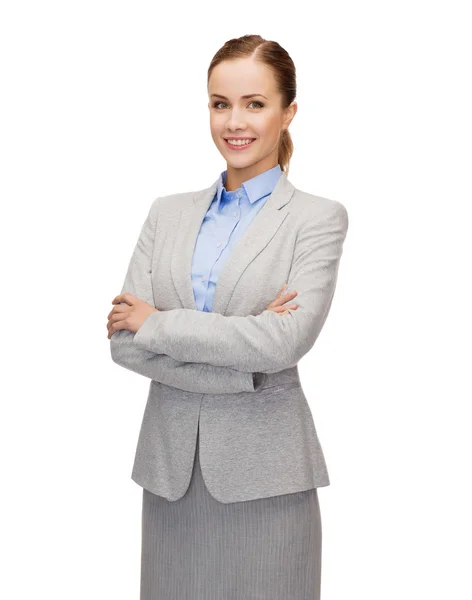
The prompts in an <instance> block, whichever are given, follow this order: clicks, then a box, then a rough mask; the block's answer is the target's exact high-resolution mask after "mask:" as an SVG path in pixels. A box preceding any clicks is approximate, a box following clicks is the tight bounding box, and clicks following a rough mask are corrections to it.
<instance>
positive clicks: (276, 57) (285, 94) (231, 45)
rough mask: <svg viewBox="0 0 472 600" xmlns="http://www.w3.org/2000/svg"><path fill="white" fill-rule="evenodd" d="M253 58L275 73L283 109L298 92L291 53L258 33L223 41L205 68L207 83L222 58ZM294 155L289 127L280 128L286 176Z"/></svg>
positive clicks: (280, 145)
mask: <svg viewBox="0 0 472 600" xmlns="http://www.w3.org/2000/svg"><path fill="white" fill-rule="evenodd" d="M247 56H254V58H255V59H256V60H258V61H260V62H262V63H264V64H265V65H267V66H268V67H269V68H270V69H271V70H272V72H273V73H274V76H275V82H276V86H277V89H278V91H279V92H280V93H281V94H282V108H283V109H285V108H287V107H288V106H289V105H290V104H291V103H292V102H293V101H294V100H295V96H296V92H297V83H296V71H295V65H294V64H293V61H292V59H291V58H290V55H289V54H288V52H287V51H286V50H284V48H282V46H280V45H279V44H278V43H277V42H274V41H271V40H265V39H264V38H263V37H261V36H260V35H243V36H241V37H239V38H233V39H231V40H228V41H227V42H225V44H224V45H223V46H222V47H221V48H220V49H219V50H218V52H217V53H216V54H215V56H214V57H213V59H212V61H211V63H210V66H209V68H208V78H207V85H208V82H209V81H210V75H211V72H212V71H213V69H214V68H215V67H216V65H218V64H220V63H221V62H223V61H224V60H232V59H237V58H245V57H247ZM292 154H293V142H292V137H291V135H290V132H289V131H288V129H285V130H283V132H282V136H281V139H280V144H279V158H278V162H279V165H280V167H281V169H282V171H284V173H285V174H286V175H288V171H289V163H290V158H291V156H292Z"/></svg>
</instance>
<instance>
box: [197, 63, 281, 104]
mask: <svg viewBox="0 0 472 600" xmlns="http://www.w3.org/2000/svg"><path fill="white" fill-rule="evenodd" d="M208 92H209V93H210V94H224V95H225V96H227V97H228V98H239V97H240V96H242V95H244V94H257V93H260V94H264V96H267V97H269V96H271V95H276V87H275V78H274V74H273V73H272V71H271V70H270V69H269V68H268V67H267V66H266V65H265V64H263V63H261V62H257V61H255V60H254V59H253V58H252V57H250V58H240V59H236V60H224V61H223V62H221V63H220V64H219V65H217V66H216V67H215V68H214V69H213V71H212V73H211V76H210V80H209V82H208Z"/></svg>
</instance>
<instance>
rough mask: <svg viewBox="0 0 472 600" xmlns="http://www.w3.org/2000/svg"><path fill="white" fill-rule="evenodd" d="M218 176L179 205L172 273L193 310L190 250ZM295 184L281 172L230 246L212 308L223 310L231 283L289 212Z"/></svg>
mask: <svg viewBox="0 0 472 600" xmlns="http://www.w3.org/2000/svg"><path fill="white" fill-rule="evenodd" d="M218 181H219V178H218V179H217V180H216V181H215V182H214V183H213V184H212V185H211V186H210V187H209V188H206V189H204V190H200V191H198V192H196V193H195V194H194V196H193V202H192V201H191V202H189V203H188V204H186V205H185V206H183V207H182V209H181V212H180V222H179V225H178V228H177V234H176V237H175V242H174V247H173V251H172V258H171V274H172V279H173V281H174V285H175V289H176V290H177V293H178V295H179V297H180V300H181V302H182V306H183V307H184V308H188V309H193V310H196V309H197V306H196V304H195V297H194V294H193V286H192V273H191V269H192V262H193V252H194V248H195V243H196V241H197V236H198V233H199V231H200V227H201V224H202V222H203V219H204V217H205V215H206V212H207V210H208V208H209V207H210V204H211V202H212V201H213V199H214V198H215V194H216V192H217V187H218ZM294 192H295V187H294V186H293V184H292V183H291V182H290V181H289V180H288V179H287V176H286V175H285V173H284V172H282V173H281V175H280V177H279V179H278V180H277V183H276V184H275V187H274V189H273V190H272V193H271V194H270V196H269V197H268V198H267V200H266V202H265V204H264V206H263V207H262V208H261V210H260V211H259V212H258V213H257V215H256V216H255V217H254V219H253V220H252V221H251V223H250V224H249V226H248V228H247V229H246V230H245V231H244V233H243V234H242V236H241V237H240V238H239V240H238V241H237V242H236V245H235V246H234V247H233V249H232V250H231V253H230V254H229V256H228V258H227V260H226V262H225V264H224V265H223V267H222V269H221V272H220V275H219V278H218V281H217V283H216V288H215V295H214V298H213V307H212V312H215V313H216V312H218V313H221V314H223V315H224V314H225V313H226V309H227V307H228V304H229V301H230V298H231V295H232V293H233V290H234V287H235V285H236V283H237V281H238V280H239V278H240V277H241V275H242V273H243V271H244V270H245V269H246V268H247V267H248V266H249V264H250V263H251V262H252V261H253V260H254V259H255V258H256V256H257V255H258V254H259V253H260V252H262V250H263V249H264V248H265V247H266V246H267V244H268V243H269V241H270V240H271V239H272V237H273V236H274V235H275V233H276V231H277V230H278V228H279V227H280V226H281V225H282V222H283V221H284V219H285V218H286V217H287V215H288V214H289V207H287V209H285V210H281V209H282V208H283V207H284V206H285V205H286V204H288V203H289V202H290V200H291V199H292V196H293V194H294Z"/></svg>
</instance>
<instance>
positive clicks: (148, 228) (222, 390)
mask: <svg viewBox="0 0 472 600" xmlns="http://www.w3.org/2000/svg"><path fill="white" fill-rule="evenodd" d="M158 201H159V198H157V199H156V200H154V202H153V203H152V206H151V208H150V210H149V213H148V216H147V218H146V220H145V222H144V224H143V226H142V228H141V232H140V235H139V238H138V241H137V243H136V246H135V248H134V251H133V254H132V256H131V260H130V262H129V265H128V270H127V273H126V277H125V281H124V284H123V286H122V288H121V293H122V294H123V293H125V292H130V293H131V294H133V295H135V296H136V297H137V298H139V299H140V300H143V301H144V302H147V303H148V304H150V305H151V306H154V307H155V308H158V307H156V306H155V303H154V295H153V291H152V279H151V261H152V251H153V247H154V236H155V231H156V222H157V209H158ZM165 312H166V311H162V312H159V314H165ZM195 312H197V311H195ZM154 314H158V313H154ZM110 351H111V357H112V360H113V361H114V362H115V363H116V364H118V365H120V366H121V367H124V368H126V369H128V370H130V371H134V372H135V373H139V374H140V375H143V376H145V377H148V378H150V379H154V380H155V381H159V382H160V383H164V384H165V385H169V386H172V387H176V388H179V389H181V390H185V391H189V392H197V393H206V394H233V393H238V392H255V391H257V390H259V389H260V387H262V384H263V382H264V379H265V375H263V374H261V373H259V374H256V373H254V376H253V373H250V372H242V371H238V370H236V369H232V368H229V367H225V366H217V365H216V366H215V365H210V364H205V363H204V362H203V361H198V362H193V361H186V360H181V359H175V358H173V357H170V356H167V355H166V353H165V352H154V351H153V350H150V349H145V348H142V347H141V346H139V345H137V344H136V343H135V334H134V333H133V332H131V331H128V330H127V329H121V330H118V331H115V333H114V334H113V335H112V336H111V338H110Z"/></svg>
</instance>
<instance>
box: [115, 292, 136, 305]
mask: <svg viewBox="0 0 472 600" xmlns="http://www.w3.org/2000/svg"><path fill="white" fill-rule="evenodd" d="M135 300H136V296H133V294H130V293H129V292H125V293H124V294H120V295H119V296H116V297H115V298H113V300H112V301H111V303H112V304H119V303H120V302H125V303H126V304H129V305H130V306H132V305H133V304H134V301H135Z"/></svg>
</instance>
